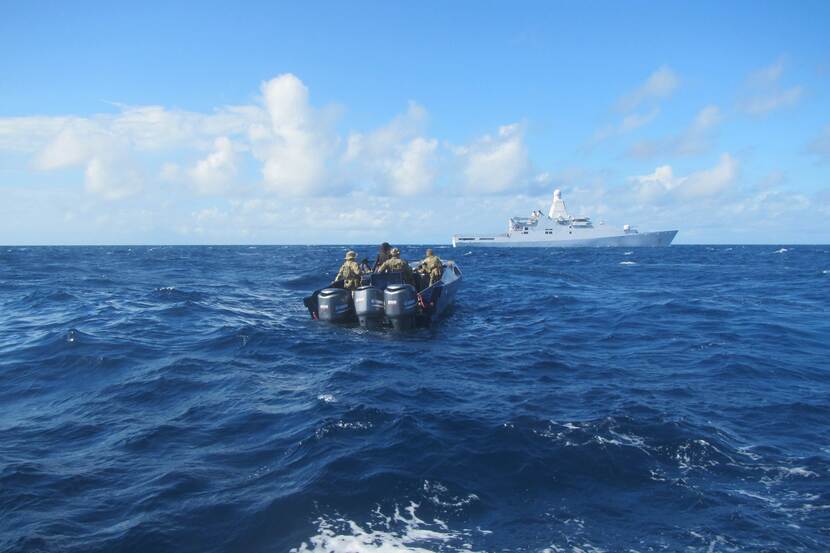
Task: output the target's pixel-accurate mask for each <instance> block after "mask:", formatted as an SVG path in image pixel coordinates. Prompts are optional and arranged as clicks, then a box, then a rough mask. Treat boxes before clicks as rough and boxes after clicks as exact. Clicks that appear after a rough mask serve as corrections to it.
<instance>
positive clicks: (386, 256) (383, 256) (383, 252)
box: [372, 242, 392, 272]
mask: <svg viewBox="0 0 830 553" xmlns="http://www.w3.org/2000/svg"><path fill="white" fill-rule="evenodd" d="M391 248H392V246H390V245H389V242H384V243H383V244H381V245H380V249H379V250H378V256H377V257H376V258H375V265H374V266H373V267H372V271H374V272H378V271H379V270H380V266H381V265H383V264H384V263H386V262H387V261H389V260H390V259H392V252H391Z"/></svg>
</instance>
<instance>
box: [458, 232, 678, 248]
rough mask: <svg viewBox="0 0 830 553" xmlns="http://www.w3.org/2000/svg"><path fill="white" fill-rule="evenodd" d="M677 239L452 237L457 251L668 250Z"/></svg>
mask: <svg viewBox="0 0 830 553" xmlns="http://www.w3.org/2000/svg"><path fill="white" fill-rule="evenodd" d="M676 235H677V231H676V230H664V231H659V232H639V233H630V234H620V235H612V236H598V237H594V238H587V237H586V238H562V239H556V238H553V237H551V238H549V239H547V240H534V238H536V236H534V237H532V238H531V237H529V236H527V235H518V236H508V235H507V234H500V235H496V236H492V235H491V236H471V235H465V236H453V238H452V244H453V246H455V247H458V248H466V247H482V248H615V247H616V248H644V247H651V248H653V247H664V246H668V245H669V244H671V243H672V240H674V237H675V236H676Z"/></svg>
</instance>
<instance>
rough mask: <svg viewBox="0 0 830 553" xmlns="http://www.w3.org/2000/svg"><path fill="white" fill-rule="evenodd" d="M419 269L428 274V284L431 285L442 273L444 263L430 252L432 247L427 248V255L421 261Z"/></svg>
mask: <svg viewBox="0 0 830 553" xmlns="http://www.w3.org/2000/svg"><path fill="white" fill-rule="evenodd" d="M421 269H422V270H423V271H424V272H425V273H426V274H428V275H429V285H430V286H432V285H433V284H435V283H436V282H438V281H439V280H441V276H442V275H443V274H444V264H443V263H442V262H441V259H440V258H439V257H438V256H437V255H434V254H433V253H432V248H428V249H427V256H426V257H425V258H424V260H423V261H421Z"/></svg>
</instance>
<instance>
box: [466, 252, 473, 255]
mask: <svg viewBox="0 0 830 553" xmlns="http://www.w3.org/2000/svg"><path fill="white" fill-rule="evenodd" d="M464 255H473V252H472V251H469V252H467V253H465V254H464Z"/></svg>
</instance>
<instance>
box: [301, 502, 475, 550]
mask: <svg viewBox="0 0 830 553" xmlns="http://www.w3.org/2000/svg"><path fill="white" fill-rule="evenodd" d="M418 507H419V504H418V503H414V502H413V503H410V505H409V507H406V509H404V511H405V512H404V513H401V512H400V510H399V509H398V508H397V507H395V513H394V514H393V515H392V516H384V515H383V514H382V513H380V510H379V509H378V510H376V511H375V512H374V513H373V515H374V520H370V521H368V522H366V523H361V524H358V523H357V522H355V521H353V520H348V519H345V518H325V517H323V518H320V519H318V520H317V534H316V535H314V536H311V537H310V538H308V540H307V541H304V542H303V543H302V544H300V546H299V547H294V548H292V549H291V550H290V551H291V553H388V552H391V551H394V552H395V553H430V552H432V551H437V550H441V551H467V552H469V551H471V547H470V544H469V541H468V540H467V539H465V538H469V537H470V535H471V533H470V531H469V530H463V531H460V530H451V529H449V528H448V527H447V524H446V523H445V522H443V521H441V520H438V519H434V520H433V521H431V522H427V521H424V520H422V519H420V518H418V516H417V515H416V514H415V512H416V510H417V509H418Z"/></svg>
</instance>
